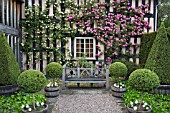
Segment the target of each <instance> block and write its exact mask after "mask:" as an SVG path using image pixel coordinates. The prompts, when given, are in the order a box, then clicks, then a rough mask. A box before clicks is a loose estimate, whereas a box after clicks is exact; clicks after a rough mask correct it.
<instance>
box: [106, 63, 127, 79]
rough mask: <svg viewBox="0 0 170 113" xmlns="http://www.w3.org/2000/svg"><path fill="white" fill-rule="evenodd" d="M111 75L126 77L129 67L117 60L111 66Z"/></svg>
mask: <svg viewBox="0 0 170 113" xmlns="http://www.w3.org/2000/svg"><path fill="white" fill-rule="evenodd" d="M109 71H110V75H111V76H113V77H125V76H126V75H127V71H128V69H127V67H126V65H125V64H123V63H121V62H115V63H113V64H111V66H110V67H109Z"/></svg>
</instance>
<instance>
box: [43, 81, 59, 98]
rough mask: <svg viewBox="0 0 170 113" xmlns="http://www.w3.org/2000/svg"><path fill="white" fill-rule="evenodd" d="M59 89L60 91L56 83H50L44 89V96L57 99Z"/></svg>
mask: <svg viewBox="0 0 170 113" xmlns="http://www.w3.org/2000/svg"><path fill="white" fill-rule="evenodd" d="M59 89H60V87H59V85H58V83H57V81H56V82H54V83H53V82H51V81H50V82H49V83H48V84H47V85H46V87H45V88H44V90H45V96H46V97H50V98H51V97H57V96H58V95H59Z"/></svg>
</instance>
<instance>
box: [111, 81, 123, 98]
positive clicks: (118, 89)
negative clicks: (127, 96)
mask: <svg viewBox="0 0 170 113" xmlns="http://www.w3.org/2000/svg"><path fill="white" fill-rule="evenodd" d="M111 90H112V92H113V93H112V95H113V96H115V97H122V95H123V94H124V93H125V92H126V88H125V85H124V84H122V83H121V84H120V83H114V85H112V86H111Z"/></svg>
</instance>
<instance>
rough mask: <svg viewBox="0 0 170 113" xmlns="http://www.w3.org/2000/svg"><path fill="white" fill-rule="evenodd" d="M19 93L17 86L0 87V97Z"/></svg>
mask: <svg viewBox="0 0 170 113" xmlns="http://www.w3.org/2000/svg"><path fill="white" fill-rule="evenodd" d="M17 91H19V87H18V85H6V86H0V95H6V96H9V95H12V94H14V93H15V92H17Z"/></svg>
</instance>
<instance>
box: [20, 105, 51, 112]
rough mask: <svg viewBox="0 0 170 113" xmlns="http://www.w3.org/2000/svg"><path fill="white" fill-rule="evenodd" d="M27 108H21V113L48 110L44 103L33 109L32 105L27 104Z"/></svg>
mask: <svg viewBox="0 0 170 113" xmlns="http://www.w3.org/2000/svg"><path fill="white" fill-rule="evenodd" d="M29 108H31V111H29ZM29 108H24V109H22V113H47V111H48V105H47V104H44V105H43V106H39V107H36V110H33V109H32V108H33V107H32V105H30V106H29Z"/></svg>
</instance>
